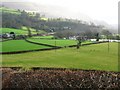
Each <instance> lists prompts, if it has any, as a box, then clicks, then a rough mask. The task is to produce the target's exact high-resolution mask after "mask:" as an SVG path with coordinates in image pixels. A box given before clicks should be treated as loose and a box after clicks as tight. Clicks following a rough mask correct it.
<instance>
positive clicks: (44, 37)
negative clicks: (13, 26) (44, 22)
mask: <svg viewBox="0 0 120 90" xmlns="http://www.w3.org/2000/svg"><path fill="white" fill-rule="evenodd" d="M32 38H33V39H34V38H35V39H52V38H54V36H52V35H50V36H34V37H32Z"/></svg>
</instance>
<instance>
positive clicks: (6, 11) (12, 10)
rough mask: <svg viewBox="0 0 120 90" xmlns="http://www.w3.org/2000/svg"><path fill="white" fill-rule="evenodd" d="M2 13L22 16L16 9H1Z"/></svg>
mask: <svg viewBox="0 0 120 90" xmlns="http://www.w3.org/2000/svg"><path fill="white" fill-rule="evenodd" d="M0 11H2V12H5V13H11V14H21V12H19V11H18V10H16V9H10V8H7V7H0Z"/></svg>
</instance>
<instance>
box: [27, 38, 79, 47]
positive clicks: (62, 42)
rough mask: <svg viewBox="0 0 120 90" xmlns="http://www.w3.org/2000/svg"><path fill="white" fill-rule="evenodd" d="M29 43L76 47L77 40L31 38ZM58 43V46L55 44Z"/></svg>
mask: <svg viewBox="0 0 120 90" xmlns="http://www.w3.org/2000/svg"><path fill="white" fill-rule="evenodd" d="M28 40H29V41H32V42H37V43H43V44H49V45H53V46H69V45H76V43H77V41H76V40H62V39H60V40H59V39H50V40H49V39H35V38H34V39H33V38H29V39H28ZM55 43H56V44H55Z"/></svg>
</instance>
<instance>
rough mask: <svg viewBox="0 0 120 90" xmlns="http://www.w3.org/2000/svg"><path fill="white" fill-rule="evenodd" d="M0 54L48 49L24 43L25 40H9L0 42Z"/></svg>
mask: <svg viewBox="0 0 120 90" xmlns="http://www.w3.org/2000/svg"><path fill="white" fill-rule="evenodd" d="M0 47H2V49H1V48H0V52H13V51H25V50H35V49H43V48H49V47H47V46H42V45H36V44H31V43H28V42H26V41H25V40H10V41H5V42H0Z"/></svg>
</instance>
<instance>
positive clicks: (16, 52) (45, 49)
mask: <svg viewBox="0 0 120 90" xmlns="http://www.w3.org/2000/svg"><path fill="white" fill-rule="evenodd" d="M60 48H61V47H52V48H44V49H35V50H25V51H13V52H0V54H20V53H27V52H35V51H47V50H54V49H60Z"/></svg>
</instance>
